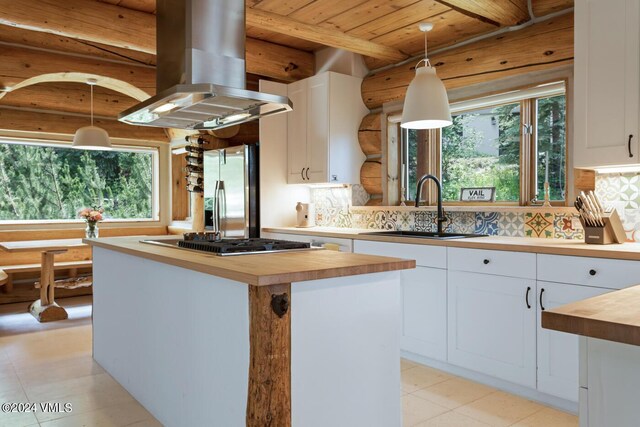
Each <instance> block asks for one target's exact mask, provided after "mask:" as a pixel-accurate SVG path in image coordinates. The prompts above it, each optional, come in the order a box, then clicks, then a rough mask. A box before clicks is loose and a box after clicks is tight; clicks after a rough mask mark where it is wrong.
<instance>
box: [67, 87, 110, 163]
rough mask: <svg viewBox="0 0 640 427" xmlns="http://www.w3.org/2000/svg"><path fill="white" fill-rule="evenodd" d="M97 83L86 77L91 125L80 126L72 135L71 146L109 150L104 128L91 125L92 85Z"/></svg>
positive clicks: (108, 141)
mask: <svg viewBox="0 0 640 427" xmlns="http://www.w3.org/2000/svg"><path fill="white" fill-rule="evenodd" d="M97 83H98V81H97V80H96V79H87V84H88V85H89V87H91V126H85V127H81V128H80V129H78V130H77V131H76V134H75V135H73V145H72V147H73V148H79V149H82V150H111V141H110V140H109V134H108V133H107V131H106V130H104V129H102V128H99V127H97V126H94V125H93V87H94V86H95V85H96V84H97Z"/></svg>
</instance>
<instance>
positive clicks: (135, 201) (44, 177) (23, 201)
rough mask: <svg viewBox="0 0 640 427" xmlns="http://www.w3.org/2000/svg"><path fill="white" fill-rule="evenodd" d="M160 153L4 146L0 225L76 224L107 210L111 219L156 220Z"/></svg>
mask: <svg viewBox="0 0 640 427" xmlns="http://www.w3.org/2000/svg"><path fill="white" fill-rule="evenodd" d="M156 164H157V150H155V149H150V148H130V149H125V148H121V149H114V150H111V151H86V150H76V149H72V148H69V147H68V146H62V145H45V144H35V143H18V142H16V141H0V188H2V191H1V192H0V221H25V220H31V221H38V220H71V219H76V218H77V212H78V210H80V209H81V208H83V207H88V206H102V207H104V209H105V217H106V219H107V220H109V219H129V220H131V219H136V220H140V219H155V218H156V217H157V215H156V212H155V210H156V209H155V208H154V205H155V199H156V192H155V191H154V187H155V185H154V184H155V182H157V179H156V178H155V173H156V171H157V166H156Z"/></svg>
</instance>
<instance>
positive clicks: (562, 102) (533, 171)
mask: <svg viewBox="0 0 640 427" xmlns="http://www.w3.org/2000/svg"><path fill="white" fill-rule="evenodd" d="M452 117H453V124H452V125H451V126H448V127H445V128H443V129H441V130H440V131H439V134H440V148H439V157H440V164H439V168H438V165H435V166H434V162H433V161H431V162H429V159H425V158H420V155H418V153H419V152H420V151H421V150H419V149H418V148H419V145H420V144H427V141H426V140H424V138H425V137H426V136H425V135H426V134H422V135H421V134H420V133H419V131H416V130H409V131H405V132H403V140H404V146H403V150H407V151H406V153H407V156H406V158H405V163H406V164H405V165H404V169H403V172H404V179H405V181H404V182H406V186H407V190H406V193H405V196H406V198H407V200H413V199H414V197H415V185H416V181H417V179H418V178H419V177H418V176H417V175H418V172H417V171H418V170H427V171H428V173H435V174H439V175H440V177H441V179H442V185H443V199H444V200H445V201H449V202H456V201H459V198H460V189H461V188H465V187H496V202H503V203H505V202H506V203H519V202H520V201H521V200H527V201H528V200H532V199H534V201H535V199H536V198H537V200H538V201H541V200H542V199H543V197H544V181H545V174H546V170H547V168H548V177H549V187H550V200H551V201H564V200H565V197H566V179H567V177H566V162H567V158H566V157H567V153H566V98H565V95H564V94H562V95H554V96H548V97H539V98H530V99H523V100H522V101H517V102H511V103H507V104H502V105H493V106H489V107H484V108H479V109H475V110H470V111H463V112H459V113H454V114H453V115H452ZM423 132H424V131H423ZM432 135H435V133H434V134H432ZM525 138H527V139H528V140H529V141H531V145H532V147H529V146H528V145H525V143H524V140H525ZM421 139H422V140H421ZM422 152H424V153H427V152H429V151H428V150H423V151H422ZM547 159H548V165H547ZM429 164H430V165H431V166H430V167H428V168H427V166H426V165H429ZM523 164H525V165H530V166H529V169H528V170H529V171H530V172H529V173H527V174H526V175H525V176H523V172H522V171H521V165H523ZM523 182H525V183H526V186H525V188H522V183H523Z"/></svg>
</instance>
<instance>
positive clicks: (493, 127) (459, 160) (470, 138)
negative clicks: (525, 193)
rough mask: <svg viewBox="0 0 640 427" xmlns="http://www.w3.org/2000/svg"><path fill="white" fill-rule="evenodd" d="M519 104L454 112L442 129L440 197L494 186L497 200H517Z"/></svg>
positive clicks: (449, 199) (450, 196) (455, 198)
mask: <svg viewBox="0 0 640 427" xmlns="http://www.w3.org/2000/svg"><path fill="white" fill-rule="evenodd" d="M520 126H521V123H520V103H515V104H507V105H501V106H498V107H493V108H485V109H482V110H476V111H471V112H466V113H461V114H454V115H453V124H452V125H451V126H447V127H446V128H443V129H442V148H441V149H442V154H441V158H442V191H443V195H442V198H443V199H444V200H447V201H455V200H459V198H460V189H461V188H466V187H496V201H505V202H517V201H518V200H519V199H520Z"/></svg>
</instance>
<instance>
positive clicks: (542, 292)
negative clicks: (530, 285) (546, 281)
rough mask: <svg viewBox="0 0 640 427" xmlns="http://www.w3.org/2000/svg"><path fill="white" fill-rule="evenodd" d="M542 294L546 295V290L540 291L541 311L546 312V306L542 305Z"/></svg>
mask: <svg viewBox="0 0 640 427" xmlns="http://www.w3.org/2000/svg"><path fill="white" fill-rule="evenodd" d="M542 294H544V288H542V289H540V310H542V311H544V305H542Z"/></svg>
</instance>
